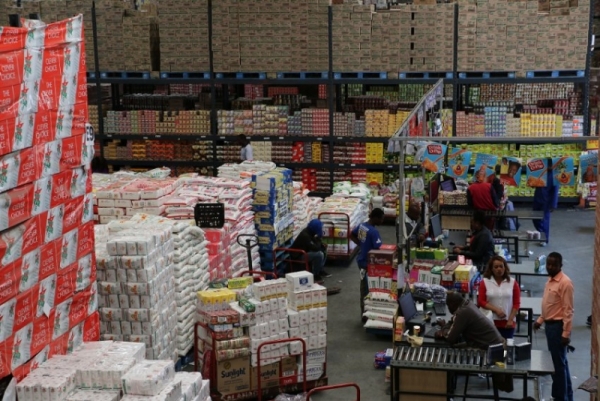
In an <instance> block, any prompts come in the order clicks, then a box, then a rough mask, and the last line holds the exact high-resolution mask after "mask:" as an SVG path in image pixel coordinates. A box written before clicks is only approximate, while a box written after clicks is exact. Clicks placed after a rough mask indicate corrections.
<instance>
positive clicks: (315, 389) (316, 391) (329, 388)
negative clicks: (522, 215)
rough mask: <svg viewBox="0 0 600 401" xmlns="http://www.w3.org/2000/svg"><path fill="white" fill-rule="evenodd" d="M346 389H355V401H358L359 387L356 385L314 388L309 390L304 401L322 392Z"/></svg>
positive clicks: (308, 400) (346, 384)
mask: <svg viewBox="0 0 600 401" xmlns="http://www.w3.org/2000/svg"><path fill="white" fill-rule="evenodd" d="M348 387H354V389H356V401H360V387H358V384H356V383H344V384H332V385H330V386H323V387H315V388H313V389H312V390H310V391H309V392H308V394H307V395H306V401H310V397H311V396H312V395H313V394H316V393H319V392H322V391H329V390H336V389H340V388H348Z"/></svg>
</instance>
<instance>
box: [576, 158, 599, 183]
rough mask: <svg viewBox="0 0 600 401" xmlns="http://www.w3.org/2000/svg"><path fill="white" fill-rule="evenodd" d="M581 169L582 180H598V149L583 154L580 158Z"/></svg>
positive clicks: (589, 181)
mask: <svg viewBox="0 0 600 401" xmlns="http://www.w3.org/2000/svg"><path fill="white" fill-rule="evenodd" d="M579 171H581V182H583V183H591V182H597V181H598V151H593V152H584V153H582V154H581V157H580V158H579Z"/></svg>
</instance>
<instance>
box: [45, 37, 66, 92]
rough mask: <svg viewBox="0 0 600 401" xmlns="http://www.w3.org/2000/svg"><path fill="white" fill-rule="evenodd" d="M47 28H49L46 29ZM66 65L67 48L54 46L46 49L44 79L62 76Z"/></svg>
mask: <svg viewBox="0 0 600 401" xmlns="http://www.w3.org/2000/svg"><path fill="white" fill-rule="evenodd" d="M46 30H47V29H46ZM64 65H65V49H64V48H63V47H53V48H46V49H44V55H43V64H42V80H43V81H46V80H49V79H55V78H59V79H60V78H62V76H63V69H64Z"/></svg>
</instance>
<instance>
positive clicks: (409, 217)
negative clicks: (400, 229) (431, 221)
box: [404, 202, 427, 246]
mask: <svg viewBox="0 0 600 401" xmlns="http://www.w3.org/2000/svg"><path fill="white" fill-rule="evenodd" d="M404 226H405V227H406V235H407V236H408V239H409V241H410V244H411V246H419V245H420V244H422V243H423V242H424V241H425V233H426V232H427V231H426V230H425V226H424V225H423V223H422V222H421V205H420V204H419V203H417V202H411V203H410V204H409V205H408V210H407V211H406V213H405V215H404Z"/></svg>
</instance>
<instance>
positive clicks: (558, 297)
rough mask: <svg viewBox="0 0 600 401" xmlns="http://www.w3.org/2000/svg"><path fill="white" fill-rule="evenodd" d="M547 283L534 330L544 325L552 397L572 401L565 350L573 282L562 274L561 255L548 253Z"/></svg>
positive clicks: (562, 400) (568, 332)
mask: <svg viewBox="0 0 600 401" xmlns="http://www.w3.org/2000/svg"><path fill="white" fill-rule="evenodd" d="M546 270H547V271H548V276H550V277H549V278H548V281H547V282H546V287H545V288H544V296H543V297H542V314H541V316H540V317H539V318H538V319H537V321H536V322H535V323H534V325H533V328H534V329H535V330H539V329H540V327H541V326H542V324H545V325H546V341H547V343H548V350H549V351H550V354H551V355H552V362H553V364H554V374H553V375H552V397H553V399H554V400H556V401H573V386H572V384H571V373H570V371H569V361H568V360H567V347H568V346H569V344H570V342H571V328H572V326H573V302H574V301H573V282H572V281H571V279H570V278H569V277H567V275H566V274H565V273H563V271H562V255H561V254H560V253H558V252H551V253H550V254H549V255H548V258H547V259H546Z"/></svg>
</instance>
